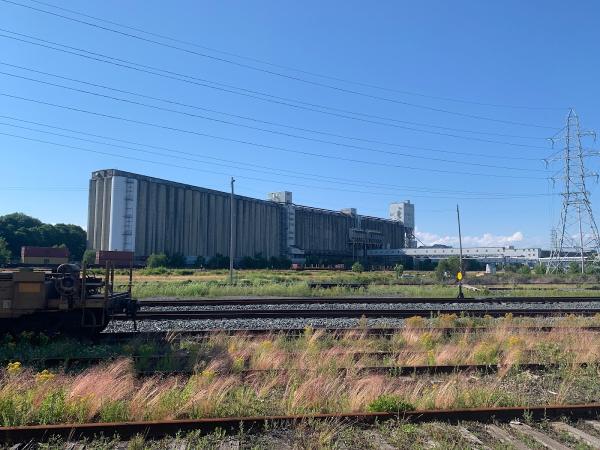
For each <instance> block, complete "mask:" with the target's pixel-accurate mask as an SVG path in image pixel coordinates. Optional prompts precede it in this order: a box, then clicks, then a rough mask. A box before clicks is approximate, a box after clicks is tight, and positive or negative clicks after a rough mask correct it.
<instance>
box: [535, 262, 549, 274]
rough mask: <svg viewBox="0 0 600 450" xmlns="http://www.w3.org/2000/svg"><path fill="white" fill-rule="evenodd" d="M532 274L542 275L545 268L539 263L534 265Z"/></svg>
mask: <svg viewBox="0 0 600 450" xmlns="http://www.w3.org/2000/svg"><path fill="white" fill-rule="evenodd" d="M533 273H535V274H536V275H544V274H545V273H546V267H544V265H543V264H541V263H539V264H536V265H535V267H534V268H533Z"/></svg>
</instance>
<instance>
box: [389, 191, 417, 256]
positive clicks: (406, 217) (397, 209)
mask: <svg viewBox="0 0 600 450" xmlns="http://www.w3.org/2000/svg"><path fill="white" fill-rule="evenodd" d="M390 219H392V220H397V221H399V222H402V225H404V234H405V236H404V246H405V247H406V248H417V239H416V238H415V204H414V203H411V202H410V200H405V201H403V202H394V203H390Z"/></svg>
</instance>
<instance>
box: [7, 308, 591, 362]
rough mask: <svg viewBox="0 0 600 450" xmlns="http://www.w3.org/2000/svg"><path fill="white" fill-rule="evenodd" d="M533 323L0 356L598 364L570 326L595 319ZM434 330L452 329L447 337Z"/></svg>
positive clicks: (26, 338) (427, 324)
mask: <svg viewBox="0 0 600 450" xmlns="http://www.w3.org/2000/svg"><path fill="white" fill-rule="evenodd" d="M534 323H535V322H534V321H533V319H526V318H513V317H511V316H507V317H505V318H503V319H485V318H481V319H472V318H468V317H460V316H456V315H453V314H452V315H443V316H439V317H437V318H435V319H433V320H427V319H423V318H418V317H415V318H411V319H408V320H407V321H406V324H405V327H404V328H401V329H399V330H397V331H395V332H394V333H393V334H392V335H391V336H377V335H368V334H367V333H366V331H365V330H366V329H364V330H363V329H360V328H359V329H356V330H349V331H347V332H345V333H342V334H338V335H336V336H334V335H332V334H330V333H327V332H325V331H324V330H320V329H313V328H310V327H309V328H306V329H305V331H304V334H303V335H302V336H300V337H298V336H290V335H287V334H285V333H276V332H275V333H272V334H267V335H263V336H258V337H252V336H247V335H244V334H243V333H241V334H237V335H233V336H229V335H226V334H224V333H218V332H215V333H213V334H212V335H210V336H209V337H208V338H206V339H201V340H195V339H194V338H193V337H187V338H181V339H173V340H143V339H133V340H129V341H125V342H121V343H113V344H105V345H99V344H98V343H93V342H88V343H86V342H84V341H83V342H82V341H78V340H74V339H68V338H62V339H61V338H54V339H52V340H51V342H49V340H48V338H47V337H45V336H43V335H32V334H28V333H24V334H22V335H21V336H19V337H17V338H9V337H5V338H4V341H3V342H1V343H0V357H2V359H4V361H6V362H5V364H7V363H11V364H15V363H21V365H22V366H29V367H32V368H35V369H37V370H41V369H43V368H48V367H49V366H46V365H45V360H46V359H49V358H66V359H69V358H78V357H99V358H105V359H108V358H112V359H115V358H118V357H120V356H126V357H133V358H134V368H135V370H136V371H138V372H141V373H147V372H149V371H155V372H156V371H158V372H174V371H180V372H181V371H188V372H189V371H202V370H204V369H210V370H213V371H216V372H217V373H219V374H224V373H234V374H239V373H243V372H244V371H246V370H247V369H253V370H270V369H298V370H307V369H311V370H317V371H324V370H330V371H331V370H337V369H339V368H349V367H350V368H359V367H363V366H382V365H385V366H390V367H399V366H400V367H401V366H413V365H430V366H434V365H457V364H486V365H495V364H502V365H503V366H504V367H505V368H506V369H508V368H510V367H512V366H517V365H519V364H524V363H529V362H533V363H548V364H550V363H553V364H563V365H574V364H578V363H584V362H585V363H591V364H594V363H597V362H600V341H598V339H597V337H598V333H597V332H594V331H586V330H585V329H581V328H578V327H577V326H578V325H592V324H598V323H600V317H590V318H577V317H574V316H573V317H566V318H563V319H560V320H559V319H556V320H555V325H556V326H559V327H560V326H561V325H562V326H573V328H562V329H561V328H558V329H556V330H554V331H552V332H541V331H535V330H532V329H527V328H521V329H519V328H515V327H516V326H519V325H527V324H534ZM483 324H485V325H487V328H485V330H481V331H477V332H472V331H471V330H469V329H468V328H466V329H465V328H462V327H465V326H466V327H472V326H478V325H483ZM440 327H441V328H443V329H444V330H447V328H450V329H452V328H456V330H455V331H453V332H451V333H448V332H447V331H444V330H441V329H440ZM9 365H10V364H9ZM7 367H8V366H7ZM70 367H72V368H71V369H70V371H77V370H81V366H77V365H72V366H70ZM7 370H8V369H7Z"/></svg>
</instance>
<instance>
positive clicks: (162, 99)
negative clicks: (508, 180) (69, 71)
mask: <svg viewBox="0 0 600 450" xmlns="http://www.w3.org/2000/svg"><path fill="white" fill-rule="evenodd" d="M0 64H2V65H5V66H8V67H12V68H16V69H20V70H26V71H28V72H34V73H37V74H41V75H46V76H50V77H54V78H59V79H61V80H67V81H73V82H76V83H81V84H86V85H88V86H94V87H100V88H103V89H109V90H112V91H116V92H121V93H125V94H129V95H135V96H138V97H142V98H147V99H151V100H158V101H161V102H165V103H169V104H174V105H179V106H185V107H187V108H193V109H198V110H202V111H209V112H213V113H217V114H222V115H224V116H228V117H235V118H238V119H244V120H249V121H253V122H258V123H263V124H267V125H274V126H278V127H283V128H290V129H294V130H299V131H307V132H310V133H317V134H323V135H327V136H334V137H341V138H344V139H350V140H356V141H362V142H370V143H376V144H383V145H390V146H396V147H404V148H414V147H411V146H407V145H399V144H395V143H389V142H382V141H376V140H370V139H363V138H358V137H353V136H346V135H340V134H336V133H330V132H326V131H322V130H315V129H310V128H302V127H297V126H293V125H288V124H282V123H278V122H272V121H267V120H260V119H257V118H254V117H249V116H242V115H239V114H232V113H227V112H223V111H218V110H215V109H210V108H205V107H201V106H197V105H190V104H188V103H183V102H179V101H175V100H170V99H165V98H160V97H154V96H150V95H146V94H140V93H138V92H131V91H127V90H124V89H118V88H114V87H110V86H106V85H102V84H98V83H92V82H89V81H83V80H79V79H76V78H71V77H66V76H64V75H57V74H55V73H51V72H45V71H42V70H36V69H32V68H30V67H24V66H19V65H16V64H10V63H7V62H4V61H0ZM401 122H402V123H407V124H411V125H416V126H424V127H432V128H439V129H443V130H450V131H458V132H462V133H475V134H487V135H492V136H501V137H511V138H518V139H535V140H541V139H544V140H547V138H540V137H534V136H516V135H512V134H504V133H489V132H486V131H476V130H466V129H461V128H452V127H444V126H438V125H431V124H424V123H419V122H409V121H401ZM384 125H387V124H384ZM408 129H409V130H411V131H422V132H428V130H417V129H413V128H408ZM418 149H419V150H424V149H426V148H422V147H419V148H418ZM438 151H440V150H438ZM441 151H442V152H444V153H448V152H447V151H445V150H441ZM461 154H469V153H461ZM482 156H487V155H482ZM506 158H509V157H506ZM511 159H514V158H511ZM535 160H536V161H537V160H539V159H538V158H535Z"/></svg>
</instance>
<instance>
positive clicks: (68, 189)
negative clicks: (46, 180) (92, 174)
mask: <svg viewBox="0 0 600 450" xmlns="http://www.w3.org/2000/svg"><path fill="white" fill-rule="evenodd" d="M87 190H88V188H84V187H62V186H0V191H52V192H75V191H87Z"/></svg>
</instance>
